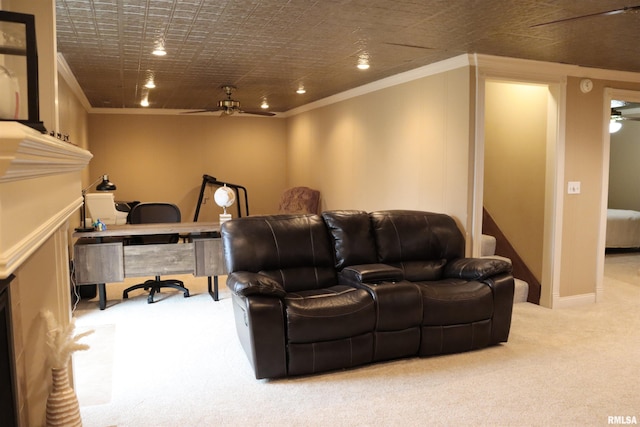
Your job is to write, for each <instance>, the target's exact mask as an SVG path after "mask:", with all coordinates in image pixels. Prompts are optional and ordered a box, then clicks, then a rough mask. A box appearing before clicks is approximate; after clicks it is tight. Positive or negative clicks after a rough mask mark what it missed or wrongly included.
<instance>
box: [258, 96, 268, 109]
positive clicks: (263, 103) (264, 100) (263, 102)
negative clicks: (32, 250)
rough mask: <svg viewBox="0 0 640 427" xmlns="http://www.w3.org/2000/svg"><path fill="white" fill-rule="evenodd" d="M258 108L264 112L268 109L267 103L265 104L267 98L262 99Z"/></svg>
mask: <svg viewBox="0 0 640 427" xmlns="http://www.w3.org/2000/svg"><path fill="white" fill-rule="evenodd" d="M260 108H262V109H264V110H266V109H267V108H269V103H268V102H267V98H264V99H263V100H262V104H260Z"/></svg>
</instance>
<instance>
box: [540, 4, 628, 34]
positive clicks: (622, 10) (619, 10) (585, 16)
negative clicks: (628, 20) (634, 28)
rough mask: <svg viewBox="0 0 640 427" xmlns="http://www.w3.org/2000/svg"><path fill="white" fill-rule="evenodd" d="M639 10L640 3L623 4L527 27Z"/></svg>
mask: <svg viewBox="0 0 640 427" xmlns="http://www.w3.org/2000/svg"><path fill="white" fill-rule="evenodd" d="M639 10H640V5H639V6H625V7H623V8H620V9H612V10H607V11H604V12H596V13H589V14H587V15H580V16H572V17H570V18H563V19H557V20H555V21H549V22H543V23H542V24H536V25H532V26H531V27H529V28H536V27H542V26H545V25H552V24H559V23H562V22H569V21H575V20H578V19H584V18H592V17H595V16H611V15H620V14H622V13H628V12H638V11H639Z"/></svg>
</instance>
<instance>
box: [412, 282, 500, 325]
mask: <svg viewBox="0 0 640 427" xmlns="http://www.w3.org/2000/svg"><path fill="white" fill-rule="evenodd" d="M416 283H417V284H418V286H419V287H420V292H421V293H422V304H423V307H424V311H423V315H422V324H423V325H458V324H463V323H472V322H478V321H481V320H486V319H491V317H492V315H493V294H492V291H491V288H490V287H489V286H488V285H487V284H485V283H481V282H476V281H465V280H461V279H446V280H439V281H435V282H416Z"/></svg>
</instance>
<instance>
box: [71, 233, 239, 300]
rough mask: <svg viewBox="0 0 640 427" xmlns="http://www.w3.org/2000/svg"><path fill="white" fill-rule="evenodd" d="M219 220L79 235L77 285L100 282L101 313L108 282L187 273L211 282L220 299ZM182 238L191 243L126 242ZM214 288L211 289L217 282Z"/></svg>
mask: <svg viewBox="0 0 640 427" xmlns="http://www.w3.org/2000/svg"><path fill="white" fill-rule="evenodd" d="M219 231H220V224H219V223H217V222H208V223H207V222H181V223H166V224H126V225H110V226H108V228H107V229H106V230H104V231H89V232H75V233H73V237H74V238H78V240H77V241H76V243H75V245H74V267H75V268H74V275H75V280H76V283H77V284H78V285H83V284H98V290H99V294H100V295H99V299H100V309H101V310H104V308H105V307H106V289H105V283H111V282H122V281H124V279H125V277H141V276H164V275H168V274H188V273H191V274H193V275H194V276H198V277H202V276H207V278H208V290H209V294H211V296H212V297H213V299H214V300H215V301H218V276H219V275H223V274H226V269H225V267H224V258H223V253H222V240H221V239H220V237H219V234H218V233H219ZM153 234H180V235H181V236H185V237H188V238H189V242H188V243H176V244H158V245H126V244H125V243H126V240H127V238H130V237H134V236H145V235H153ZM212 277H213V285H214V289H213V290H212V281H211V278H212Z"/></svg>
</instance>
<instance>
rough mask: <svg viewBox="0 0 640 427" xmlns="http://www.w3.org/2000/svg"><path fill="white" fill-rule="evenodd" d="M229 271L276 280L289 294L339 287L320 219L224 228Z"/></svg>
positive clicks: (266, 220) (254, 221) (276, 218)
mask: <svg viewBox="0 0 640 427" xmlns="http://www.w3.org/2000/svg"><path fill="white" fill-rule="evenodd" d="M221 234H222V242H223V245H224V255H225V263H226V267H227V271H228V272H229V273H232V272H234V271H250V272H254V273H262V274H266V275H267V276H269V277H272V278H274V279H275V280H277V281H278V282H279V283H280V284H281V285H282V286H283V287H284V289H285V291H287V292H295V291H301V290H311V289H320V288H324V287H328V286H333V285H335V284H336V273H335V270H334V267H333V252H332V247H331V244H330V241H329V236H328V234H327V230H326V228H325V225H324V222H323V221H322V218H321V217H320V216H319V215H312V214H301V215H268V216H250V217H243V218H238V219H234V220H231V221H228V222H225V223H224V224H223V225H222V227H221Z"/></svg>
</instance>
